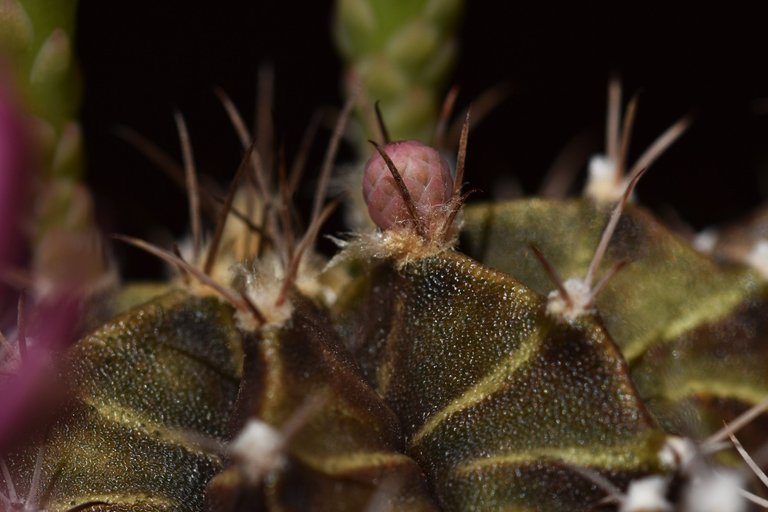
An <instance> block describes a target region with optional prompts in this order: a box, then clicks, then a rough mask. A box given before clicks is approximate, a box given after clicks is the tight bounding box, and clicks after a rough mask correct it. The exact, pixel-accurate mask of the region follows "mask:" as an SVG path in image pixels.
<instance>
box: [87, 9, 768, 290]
mask: <svg viewBox="0 0 768 512" xmlns="http://www.w3.org/2000/svg"><path fill="white" fill-rule="evenodd" d="M467 4H468V5H467V8H466V13H465V16H464V22H463V25H462V28H461V38H462V54H461V56H460V59H459V63H458V66H457V69H456V72H455V82H456V83H458V84H460V85H461V86H462V92H461V96H460V100H459V103H460V104H461V105H465V104H466V103H467V102H469V101H470V100H471V99H472V98H473V97H474V96H476V95H477V94H479V93H480V92H482V91H483V90H485V89H486V88H488V87H490V86H493V85H496V84H499V83H502V82H508V83H511V84H512V85H513V87H514V91H515V93H514V95H513V96H512V97H511V98H510V99H509V100H508V101H507V102H506V103H505V104H503V105H502V106H501V107H500V108H498V109H497V110H496V111H495V112H494V113H493V114H492V115H491V116H489V117H488V118H487V119H486V120H485V122H483V124H482V125H480V126H479V127H478V128H477V129H476V130H475V131H474V132H473V133H472V134H471V136H470V144H469V157H468V163H467V166H468V167H467V181H468V182H469V183H470V184H471V186H472V187H473V188H480V189H481V190H482V192H480V193H479V194H478V198H482V197H483V196H491V195H492V194H493V191H494V187H495V184H496V183H498V182H499V180H504V179H509V178H511V177H513V178H514V179H516V180H517V181H519V183H520V184H521V185H522V187H523V190H524V191H525V192H526V193H527V194H533V193H535V192H536V190H537V187H538V186H539V183H540V181H541V177H542V174H543V173H544V172H545V170H546V169H547V168H548V166H549V165H550V163H551V162H552V160H553V159H554V158H555V157H556V156H557V154H558V151H559V150H560V149H562V147H563V146H564V145H565V144H566V143H567V142H568V141H569V140H570V139H571V138H572V137H574V136H576V135H577V134H578V133H581V132H583V131H584V130H587V131H588V132H590V131H591V133H593V134H594V135H595V137H596V140H597V141H598V144H599V145H600V146H601V145H602V142H601V141H602V126H603V119H604V112H605V86H606V81H607V78H608V76H609V74H610V73H611V72H612V71H617V72H620V73H621V75H622V77H623V81H624V84H625V91H626V94H627V95H628V94H629V93H631V92H632V91H636V90H639V89H642V91H643V94H642V97H641V103H640V110H639V114H638V118H637V122H636V128H635V132H634V133H635V135H634V137H633V143H632V150H631V154H630V159H632V158H633V157H636V156H637V155H638V154H639V153H640V152H641V151H642V150H643V149H644V148H645V147H646V146H647V145H648V144H649V143H650V142H651V141H652V140H653V139H654V138H655V137H656V136H657V135H658V134H660V133H661V132H662V131H663V130H664V129H666V128H667V127H668V126H669V125H670V124H671V123H672V122H674V121H675V120H676V119H677V118H679V117H680V116H681V115H683V114H685V113H687V112H691V111H695V112H696V122H695V124H694V126H693V128H692V129H691V130H690V131H689V132H688V133H687V134H686V135H685V136H684V138H683V139H681V140H680V141H679V142H678V143H677V144H676V145H675V146H673V148H672V149H671V150H669V151H668V153H667V154H666V155H665V156H664V157H663V158H662V159H661V160H660V161H659V162H658V163H657V164H656V165H654V167H653V168H652V170H651V172H649V173H648V175H647V176H646V177H645V178H643V182H642V183H641V184H640V186H639V192H638V193H639V196H640V198H641V200H642V201H643V202H644V203H646V204H649V205H650V206H652V207H654V208H656V209H657V210H658V211H661V212H665V215H666V214H668V212H670V211H674V212H676V214H678V215H679V216H680V217H681V218H683V219H685V220H686V221H687V222H689V223H690V224H691V225H692V226H693V227H694V228H697V229H699V228H702V227H704V226H707V225H710V224H714V223H722V222H726V221H730V220H735V219H737V218H738V217H739V216H741V215H744V214H746V213H747V212H748V211H749V210H750V209H752V208H754V207H756V206H757V205H758V204H759V203H760V202H761V201H762V200H763V199H765V198H766V197H768V108H765V107H763V110H764V111H765V112H764V113H761V99H764V98H768V79H766V77H765V75H764V68H765V67H766V59H765V54H766V52H767V51H768V42H767V41H766V40H765V39H764V37H763V36H762V32H763V29H762V27H761V25H762V24H763V23H762V20H764V19H765V17H764V16H762V15H761V14H760V13H757V12H750V11H748V10H745V9H741V8H740V7H739V6H738V5H736V4H733V5H728V6H723V5H718V6H717V7H712V8H706V7H703V6H702V5H697V6H695V7H692V6H688V5H685V4H674V5H668V4H665V3H653V2H643V3H634V2H633V3H632V5H630V4H629V3H627V4H621V3H619V2H612V3H608V2H569V3H565V4H563V5H560V4H553V3H546V2H537V3H533V2H525V3H512V2H483V1H472V2H467ZM331 10H332V2H330V1H307V2H292V3H291V2H279V3H278V2H257V1H249V2H246V1H242V2H234V1H233V2H215V3H214V2H199V3H193V2H189V1H180V0H165V1H163V2H158V1H150V0H134V1H132V2H104V1H99V0H82V1H81V4H80V12H79V34H78V50H79V52H80V58H81V65H82V68H83V75H84V80H85V101H84V107H83V122H84V126H85V134H86V137H87V139H86V143H87V155H88V159H89V167H88V169H89V171H88V173H89V174H88V181H89V184H90V186H91V187H92V189H93V190H94V194H95V196H96V198H97V205H98V211H99V219H100V222H101V223H102V224H103V225H104V227H105V229H107V230H109V231H114V232H121V233H126V234H131V235H135V236H140V237H143V238H147V239H151V240H153V239H154V240H160V239H162V238H163V233H165V236H166V237H169V236H180V235H182V234H183V233H184V232H185V229H186V225H187V204H186V200H185V197H184V195H183V193H181V192H180V191H179V190H178V189H176V188H175V187H174V186H173V185H172V184H171V183H170V182H169V181H168V180H167V179H166V178H165V177H164V176H163V175H162V173H161V172H159V171H158V170H157V169H155V168H153V167H152V166H151V165H150V164H149V163H147V161H146V160H145V159H144V158H142V157H141V156H139V155H138V154H137V153H136V151H135V150H133V149H131V148H130V147H128V146H127V145H126V144H125V143H124V142H122V141H120V140H119V139H118V138H117V137H116V136H115V135H114V133H113V130H114V127H115V126H117V125H126V126H129V127H132V128H134V129H136V130H138V131H140V132H141V133H143V134H144V135H146V136H147V137H148V138H150V139H151V140H153V141H154V142H155V143H157V144H158V145H159V146H161V147H162V148H164V149H166V150H167V151H168V152H170V153H172V154H174V155H177V156H178V155H179V150H178V139H177V137H176V132H175V128H174V124H173V112H174V110H175V109H179V110H181V111H182V112H183V113H184V115H185V116H186V119H187V122H188V125H189V127H190V131H191V135H192V141H193V147H194V151H195V157H196V161H197V164H198V168H199V169H200V171H201V172H203V173H206V174H209V175H211V176H213V177H214V178H215V179H216V180H218V181H219V182H221V183H226V181H227V180H228V178H229V177H231V175H232V174H233V173H234V170H235V168H236V166H237V162H238V158H239V155H240V149H239V147H238V144H237V141H236V139H235V136H234V133H233V131H232V129H231V128H230V126H229V124H228V121H227V119H226V117H225V115H224V113H223V110H222V109H221V106H220V105H219V104H218V102H217V100H216V98H215V97H214V95H213V94H212V92H211V90H212V87H213V86H215V85H218V86H221V87H223V88H224V89H225V90H226V91H227V92H228V93H229V94H230V95H231V96H232V97H233V99H234V100H235V102H236V104H237V105H238V106H239V107H240V108H241V110H242V111H243V112H244V114H245V115H246V117H247V118H249V119H250V118H251V116H252V112H253V110H254V97H255V88H256V85H255V84H256V72H257V69H258V66H259V64H260V63H263V62H271V63H272V64H273V66H274V68H275V73H276V101H275V107H274V112H275V118H276V122H277V125H278V133H279V134H280V136H281V137H282V138H283V139H284V141H285V142H286V145H287V149H288V153H289V154H290V151H291V150H292V149H293V148H295V146H296V144H297V141H298V139H299V137H300V135H301V132H302V129H303V128H304V126H305V124H306V123H307V120H308V119H309V118H310V116H311V114H312V111H313V109H314V108H316V107H317V106H320V105H339V104H340V103H341V97H340V94H339V91H340V86H339V77H340V73H341V64H340V62H339V60H338V59H337V57H336V55H335V51H334V48H333V44H332V39H331V36H330V24H331V22H330V13H331ZM765 104H766V103H765V102H763V103H762V105H765ZM348 156H349V155H348ZM319 158H320V152H318V153H317V154H316V155H314V163H315V164H316V165H317V164H318V163H319ZM313 169H316V167H315V168H313ZM313 169H310V171H309V172H310V173H311V172H313ZM582 174H583V173H582ZM582 179H583V178H582ZM306 188H307V191H311V186H307V187H306ZM118 254H119V255H120V257H121V259H122V261H123V266H124V268H125V270H126V272H127V274H128V275H129V276H131V277H139V276H143V277H146V276H148V275H151V273H152V272H154V273H157V272H159V268H160V267H159V265H157V264H155V263H151V259H150V258H145V257H143V256H141V255H138V254H136V252H135V251H132V250H127V249H124V248H120V249H119V250H118Z"/></svg>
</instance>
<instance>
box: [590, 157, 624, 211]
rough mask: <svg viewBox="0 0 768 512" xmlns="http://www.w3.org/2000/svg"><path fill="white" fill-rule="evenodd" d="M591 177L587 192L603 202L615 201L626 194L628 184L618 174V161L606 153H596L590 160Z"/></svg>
mask: <svg viewBox="0 0 768 512" xmlns="http://www.w3.org/2000/svg"><path fill="white" fill-rule="evenodd" d="M588 169H589V177H588V178H587V186H586V189H585V191H584V192H585V194H586V195H587V197H590V198H592V199H594V200H595V201H598V202H601V203H613V202H616V201H618V200H619V199H621V196H623V195H624V191H625V189H626V186H627V184H626V183H625V182H624V180H623V179H621V178H620V176H619V175H618V170H617V169H616V162H614V161H613V160H612V159H610V158H608V157H606V156H605V155H595V156H593V157H592V158H591V159H590V160H589V166H588Z"/></svg>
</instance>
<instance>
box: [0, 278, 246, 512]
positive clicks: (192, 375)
mask: <svg viewBox="0 0 768 512" xmlns="http://www.w3.org/2000/svg"><path fill="white" fill-rule="evenodd" d="M66 366H67V370H66V371H65V374H66V375H67V377H68V379H69V380H71V382H72V387H73V392H72V395H73V397H74V398H73V400H72V403H70V404H68V405H67V406H66V408H65V410H64V411H63V412H62V413H61V415H60V416H61V417H60V419H58V420H57V421H55V422H54V424H53V425H52V426H51V427H50V428H49V429H48V433H47V435H46V440H45V443H44V444H43V447H44V452H43V453H44V458H43V463H42V478H41V480H40V488H41V489H46V490H47V493H46V494H45V495H44V496H45V498H44V500H45V501H44V502H43V503H42V505H43V506H44V507H45V510H48V511H51V512H59V511H66V510H72V509H78V510H80V509H79V508H78V507H80V506H84V504H87V503H95V504H94V505H92V506H90V507H89V508H87V510H93V511H118V510H120V511H123V510H124V511H126V512H128V511H139V510H141V511H149V510H151V511H158V512H159V511H196V510H201V509H202V508H203V492H204V488H205V484H206V483H207V482H208V480H209V479H210V478H211V477H212V476H213V475H214V474H215V473H216V472H217V471H219V470H220V469H221V467H222V466H221V460H220V459H219V457H218V456H215V455H211V454H209V453H206V452H205V451H203V450H202V449H201V448H199V447H197V446H196V445H195V444H194V443H193V442H192V441H190V440H189V439H188V437H189V436H190V434H193V435H198V436H200V435H203V436H207V437H212V438H216V439H224V438H226V437H227V435H228V433H229V430H228V426H229V417H230V415H231V413H232V409H233V407H234V402H235V398H236V394H237V388H238V383H239V381H240V378H241V376H242V352H241V344H240V338H239V335H238V333H237V332H236V331H235V330H234V328H233V320H232V313H231V308H229V307H228V306H227V305H225V304H223V303H222V302H221V301H219V300H217V299H212V298H207V299H200V298H195V297H191V296H189V295H188V294H186V293H183V292H178V291H177V292H172V293H170V294H167V295H164V296H162V297H160V298H158V299H155V300H154V301H152V302H150V303H147V304H145V305H143V306H139V307H137V308H135V309H133V310H130V311H129V312H127V313H125V314H124V315H122V316H119V317H117V318H114V319H113V320H112V321H111V322H109V323H107V324H105V325H104V326H102V327H101V328H100V329H98V330H97V331H95V332H94V333H92V334H91V335H89V336H87V337H85V338H84V339H82V340H81V341H80V342H78V344H77V345H76V346H75V347H74V348H73V349H72V350H71V352H70V353H69V356H68V358H67V363H66ZM32 451H34V447H33V448H29V449H27V450H25V452H23V453H20V454H11V455H10V456H9V457H8V460H9V467H10V470H11V474H13V475H14V484H15V485H16V487H17V488H18V489H20V490H22V489H27V488H28V486H29V481H30V478H31V477H30V475H31V474H32V467H33V465H34V460H35V457H34V456H33V454H32V453H31V452H32ZM3 488H5V485H4V484H3ZM41 495H42V493H39V494H38V496H41Z"/></svg>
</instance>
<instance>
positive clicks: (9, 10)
mask: <svg viewBox="0 0 768 512" xmlns="http://www.w3.org/2000/svg"><path fill="white" fill-rule="evenodd" d="M76 10H77V1H76V0H62V1H56V2H48V1H46V0H3V1H2V2H0V34H2V35H0V72H7V73H8V74H9V75H10V78H11V82H12V85H13V87H14V88H15V89H16V91H15V92H17V93H18V96H20V98H21V102H22V103H23V105H22V106H23V110H24V111H25V113H26V114H27V119H26V121H27V122H26V124H27V132H28V133H27V139H28V144H27V146H28V148H29V151H30V153H31V155H30V158H29V169H26V171H27V177H28V179H29V180H30V183H31V187H30V188H31V192H32V197H31V199H32V201H30V202H28V203H29V204H31V206H30V207H29V211H28V212H26V214H27V217H28V218H27V219H25V228H26V229H27V231H28V233H27V234H28V236H29V239H30V242H31V246H32V262H31V265H30V266H31V272H30V274H31V276H32V281H33V282H35V283H36V288H38V289H37V290H35V291H34V294H35V295H39V294H41V293H43V292H41V290H51V289H53V290H55V291H61V290H63V289H66V290H67V291H75V290H76V291H77V292H83V293H84V294H85V295H90V294H92V293H94V292H103V291H104V290H103V289H104V288H105V286H107V281H108V279H107V280H105V277H107V275H108V273H109V270H108V268H107V267H108V264H107V262H105V261H104V259H103V254H102V250H101V244H100V240H99V235H98V232H97V229H96V226H95V221H94V218H93V205H92V201H91V197H90V194H89V192H88V191H87V189H86V188H85V187H84V186H83V185H82V184H81V183H80V180H81V178H82V174H83V167H84V165H83V148H82V133H81V128H80V125H79V123H78V122H77V115H78V112H79V108H80V96H81V83H80V76H79V70H78V68H77V65H76V61H75V56H74V30H75V14H76ZM62 262H66V268H62V266H63V265H62Z"/></svg>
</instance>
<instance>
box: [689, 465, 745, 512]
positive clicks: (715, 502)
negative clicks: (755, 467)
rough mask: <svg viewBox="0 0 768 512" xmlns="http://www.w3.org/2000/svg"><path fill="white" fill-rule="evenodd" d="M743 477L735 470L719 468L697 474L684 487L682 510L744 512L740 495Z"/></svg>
mask: <svg viewBox="0 0 768 512" xmlns="http://www.w3.org/2000/svg"><path fill="white" fill-rule="evenodd" d="M743 485H744V478H743V477H742V475H740V474H739V473H738V472H737V471H732V470H721V471H712V472H708V473H706V474H702V475H698V476H697V477H696V478H694V479H693V480H692V481H691V482H690V484H689V485H688V486H687V488H686V489H685V493H684V495H683V509H682V510H683V512H745V511H746V510H747V502H746V500H744V498H742V496H741V488H742V486H743Z"/></svg>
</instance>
